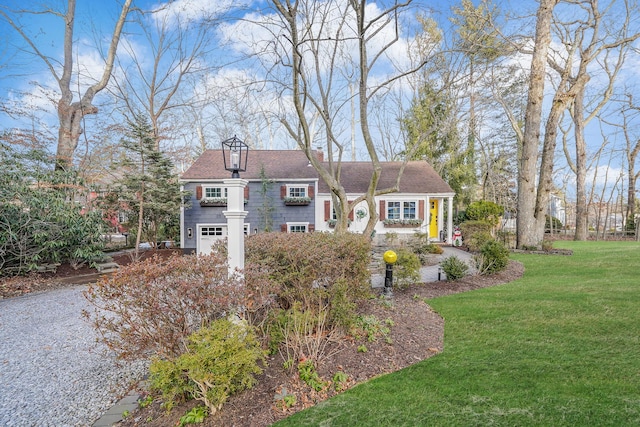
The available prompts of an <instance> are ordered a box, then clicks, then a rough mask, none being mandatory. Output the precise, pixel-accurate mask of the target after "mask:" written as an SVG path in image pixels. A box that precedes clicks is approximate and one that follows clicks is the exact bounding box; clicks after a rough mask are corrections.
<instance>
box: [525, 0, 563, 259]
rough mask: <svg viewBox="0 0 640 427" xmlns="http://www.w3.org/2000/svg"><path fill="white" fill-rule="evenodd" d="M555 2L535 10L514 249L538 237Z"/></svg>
mask: <svg viewBox="0 0 640 427" xmlns="http://www.w3.org/2000/svg"><path fill="white" fill-rule="evenodd" d="M558 1H559V0H540V7H539V8H538V13H537V21H536V34H535V46H534V50H533V57H532V59H531V74H530V77H529V97H528V101H527V108H526V112H525V129H524V135H523V140H522V150H521V151H520V156H521V157H520V159H519V164H518V203H517V209H518V216H517V219H516V246H517V247H518V248H524V247H538V246H539V245H540V244H541V240H542V238H541V236H539V235H538V233H537V228H536V215H535V213H536V172H537V163H538V147H539V144H540V127H541V123H542V98H543V95H544V86H545V84H544V83H545V82H544V79H545V70H546V64H547V53H548V51H549V45H550V44H551V20H552V17H553V8H554V7H555V6H556V5H557V4H558ZM543 227H544V222H543ZM543 232H544V229H543Z"/></svg>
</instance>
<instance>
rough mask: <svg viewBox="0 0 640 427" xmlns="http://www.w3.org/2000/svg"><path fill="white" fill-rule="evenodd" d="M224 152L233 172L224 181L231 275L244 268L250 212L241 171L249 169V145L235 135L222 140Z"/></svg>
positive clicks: (225, 162) (226, 162)
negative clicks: (247, 207) (245, 239)
mask: <svg viewBox="0 0 640 427" xmlns="http://www.w3.org/2000/svg"><path fill="white" fill-rule="evenodd" d="M222 154H223V156H224V168H225V169H226V170H228V171H229V172H231V178H230V179H225V180H224V181H223V182H224V186H225V187H226V188H227V210H226V211H224V212H223V213H224V216H225V217H226V218H227V252H228V264H229V277H231V276H233V275H234V273H235V271H236V269H237V270H244V219H245V218H246V216H247V213H248V212H247V211H245V210H244V187H246V185H247V184H248V181H247V180H245V179H241V178H240V172H244V171H245V170H246V169H247V157H248V154H249V147H248V146H247V144H245V143H244V142H243V141H241V140H239V139H238V138H236V137H235V136H234V137H233V138H229V139H227V140H225V141H222Z"/></svg>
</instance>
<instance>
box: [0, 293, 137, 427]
mask: <svg viewBox="0 0 640 427" xmlns="http://www.w3.org/2000/svg"><path fill="white" fill-rule="evenodd" d="M84 289H86V286H76V287H72V288H64V289H56V290H52V291H48V292H43V293H38V294H31V295H25V296H22V297H17V298H10V299H6V300H0V426H6V427H10V426H38V427H40V426H52V427H53V426H55V427H62V426H90V425H91V424H92V423H93V422H94V421H95V420H97V419H98V418H100V416H101V415H102V414H103V413H104V412H106V411H107V409H109V407H111V405H113V404H114V403H115V402H116V401H117V400H118V398H119V397H122V396H123V395H124V394H126V391H127V389H128V387H129V386H130V385H131V384H132V383H133V382H135V381H137V380H138V379H140V378H141V377H142V375H144V372H145V364H144V363H142V362H137V363H127V364H126V365H124V366H120V367H118V366H116V363H115V357H114V355H113V354H112V353H108V352H107V351H106V349H105V347H104V346H103V345H99V344H97V343H96V334H95V332H94V331H93V329H92V327H91V326H90V324H89V323H88V322H87V321H86V320H85V319H83V318H82V314H81V312H82V310H83V309H84V308H88V307H89V303H88V302H87V301H86V300H85V298H84V297H83V296H82V291H83V290H84Z"/></svg>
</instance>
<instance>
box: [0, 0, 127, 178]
mask: <svg viewBox="0 0 640 427" xmlns="http://www.w3.org/2000/svg"><path fill="white" fill-rule="evenodd" d="M131 2H132V0H125V1H124V3H123V5H122V10H121V12H120V15H119V17H118V19H117V21H116V25H115V28H114V30H113V33H112V36H111V42H110V44H109V48H108V51H107V55H106V59H105V64H104V69H103V72H102V76H101V77H100V79H99V80H98V81H97V82H95V83H94V84H92V85H90V86H89V87H88V88H87V89H86V90H85V91H84V93H83V94H82V95H81V96H80V99H78V100H75V101H74V90H73V89H72V79H73V73H74V55H75V52H74V43H75V42H76V40H75V39H74V27H75V17H76V16H75V14H76V0H68V1H67V10H66V11H65V12H57V11H54V10H52V9H44V10H41V11H27V10H9V9H8V8H6V7H5V8H1V9H0V17H2V18H3V19H4V20H5V21H6V22H7V23H8V24H9V25H10V26H11V27H13V29H14V30H15V31H16V32H18V34H20V36H21V37H22V38H23V39H24V41H25V42H26V43H27V44H28V46H29V48H30V49H31V51H32V52H33V53H34V54H35V55H36V56H37V57H38V58H39V59H40V60H42V61H43V62H44V64H45V66H46V67H47V68H48V70H49V72H50V73H51V75H52V76H53V77H54V79H55V80H56V82H57V84H58V88H59V90H60V94H59V95H60V98H59V99H58V102H57V112H58V123H59V129H58V146H57V150H56V168H58V169H67V168H69V167H71V166H72V163H73V155H74V153H75V150H76V148H77V146H78V140H79V139H80V135H81V134H82V132H83V127H82V124H83V118H84V116H86V115H88V114H96V113H97V112H98V108H97V107H96V106H94V105H93V100H94V98H95V96H96V94H97V93H98V92H100V91H102V90H103V89H104V88H105V87H106V86H107V83H108V82H109V79H110V77H111V72H112V70H113V66H114V62H115V57H116V50H117V48H118V43H119V42H120V35H121V34H122V29H123V27H124V24H125V20H126V18H127V15H128V14H129V11H130V8H131ZM25 14H47V15H53V16H56V17H58V18H62V20H63V21H64V42H63V60H62V64H61V65H62V67H59V66H58V65H59V64H58V63H57V60H56V59H54V58H52V57H51V56H49V55H47V53H46V52H45V51H44V47H42V46H38V44H37V40H36V37H35V36H31V35H29V34H28V33H27V32H26V31H25V27H24V26H23V25H22V24H21V22H20V17H21V16H22V15H25Z"/></svg>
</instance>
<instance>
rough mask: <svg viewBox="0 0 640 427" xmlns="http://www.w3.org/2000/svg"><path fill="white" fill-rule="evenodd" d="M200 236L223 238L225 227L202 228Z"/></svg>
mask: <svg viewBox="0 0 640 427" xmlns="http://www.w3.org/2000/svg"><path fill="white" fill-rule="evenodd" d="M200 235H201V236H223V235H224V227H222V226H210V227H201V228H200Z"/></svg>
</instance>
